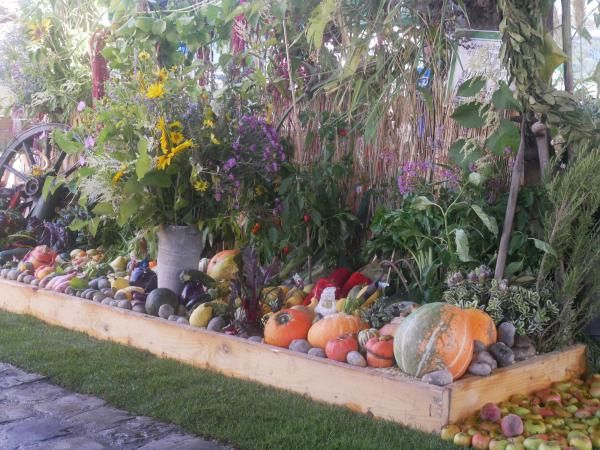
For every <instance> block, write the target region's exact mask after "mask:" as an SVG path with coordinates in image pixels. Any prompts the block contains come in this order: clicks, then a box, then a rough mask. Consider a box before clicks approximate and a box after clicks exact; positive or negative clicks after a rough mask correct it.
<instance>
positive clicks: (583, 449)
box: [567, 431, 592, 450]
mask: <svg viewBox="0 0 600 450" xmlns="http://www.w3.org/2000/svg"><path fill="white" fill-rule="evenodd" d="M567 439H568V440H569V445H570V446H571V447H575V448H576V449H577V450H592V440H591V439H590V438H589V437H588V436H587V435H586V434H584V433H582V432H580V431H571V432H570V433H569V434H568V436H567Z"/></svg>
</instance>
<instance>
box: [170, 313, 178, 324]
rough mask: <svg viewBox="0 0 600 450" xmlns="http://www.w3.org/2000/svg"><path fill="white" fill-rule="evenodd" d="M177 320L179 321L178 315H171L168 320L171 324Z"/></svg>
mask: <svg viewBox="0 0 600 450" xmlns="http://www.w3.org/2000/svg"><path fill="white" fill-rule="evenodd" d="M177 319H179V316H178V315H177V314H171V315H170V316H169V317H168V319H167V320H170V321H171V322H177Z"/></svg>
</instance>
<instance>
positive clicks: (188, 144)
mask: <svg viewBox="0 0 600 450" xmlns="http://www.w3.org/2000/svg"><path fill="white" fill-rule="evenodd" d="M192 145H194V143H193V142H192V140H191V139H188V140H187V141H185V142H183V143H181V144H179V145H178V146H177V147H175V148H174V149H173V150H172V151H171V154H172V155H173V156H175V155H177V154H179V153H181V152H182V151H184V150H186V149H188V148H190V147H191V146H192Z"/></svg>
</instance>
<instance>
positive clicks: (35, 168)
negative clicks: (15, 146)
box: [31, 166, 44, 177]
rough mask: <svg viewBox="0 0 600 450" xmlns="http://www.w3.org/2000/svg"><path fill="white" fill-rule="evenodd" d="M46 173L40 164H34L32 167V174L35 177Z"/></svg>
mask: <svg viewBox="0 0 600 450" xmlns="http://www.w3.org/2000/svg"><path fill="white" fill-rule="evenodd" d="M43 174H44V170H43V169H42V168H41V167H40V166H33V167H32V168H31V175H33V176H34V177H41V176H42V175H43Z"/></svg>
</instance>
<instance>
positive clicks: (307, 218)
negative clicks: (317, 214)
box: [304, 214, 312, 223]
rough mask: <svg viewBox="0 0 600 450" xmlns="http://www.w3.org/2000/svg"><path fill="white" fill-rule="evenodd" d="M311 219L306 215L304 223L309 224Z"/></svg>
mask: <svg viewBox="0 0 600 450" xmlns="http://www.w3.org/2000/svg"><path fill="white" fill-rule="evenodd" d="M311 219H312V217H310V216H309V215H308V214H304V223H309V222H310V220H311Z"/></svg>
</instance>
